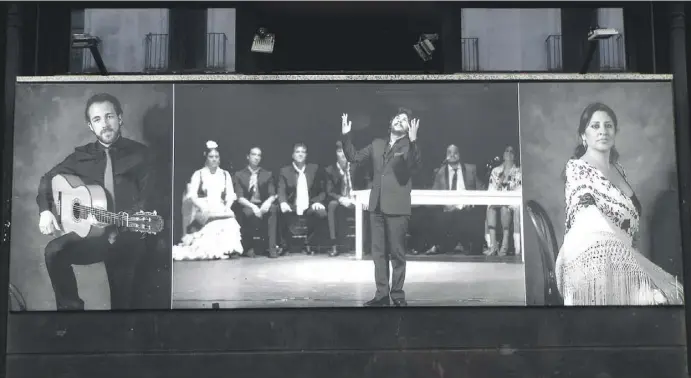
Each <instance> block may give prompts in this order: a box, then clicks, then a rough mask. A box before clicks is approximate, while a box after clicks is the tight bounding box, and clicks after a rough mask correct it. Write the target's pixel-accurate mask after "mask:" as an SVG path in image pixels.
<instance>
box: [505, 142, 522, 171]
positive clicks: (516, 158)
mask: <svg viewBox="0 0 691 378" xmlns="http://www.w3.org/2000/svg"><path fill="white" fill-rule="evenodd" d="M509 147H511V148H512V149H513V164H514V165H516V166H517V167H520V166H521V151H519V149H517V148H516V147H514V145H513V144H507V145H506V146H504V151H502V152H501V158H502V162H503V161H504V152H506V149H507V148H509Z"/></svg>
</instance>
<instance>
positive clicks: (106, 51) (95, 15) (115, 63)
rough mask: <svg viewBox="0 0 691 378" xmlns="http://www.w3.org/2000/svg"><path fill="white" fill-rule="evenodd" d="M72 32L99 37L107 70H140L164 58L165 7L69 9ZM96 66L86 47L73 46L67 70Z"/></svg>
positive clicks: (162, 63) (163, 62)
mask: <svg viewBox="0 0 691 378" xmlns="http://www.w3.org/2000/svg"><path fill="white" fill-rule="evenodd" d="M72 32H73V33H87V34H90V35H92V36H94V37H98V38H100V40H101V45H100V47H99V50H100V51H101V57H102V58H103V62H104V63H105V66H106V68H107V69H108V71H109V72H142V71H146V68H147V66H154V67H159V68H161V67H165V66H166V64H167V61H168V40H167V35H168V10H167V9H84V10H78V11H73V12H72ZM94 70H96V63H95V62H94V60H93V58H92V57H91V53H89V52H88V50H73V52H72V60H71V62H70V71H71V72H90V71H94Z"/></svg>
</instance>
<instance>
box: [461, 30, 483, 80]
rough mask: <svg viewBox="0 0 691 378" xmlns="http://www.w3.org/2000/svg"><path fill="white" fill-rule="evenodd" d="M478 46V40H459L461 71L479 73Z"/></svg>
mask: <svg viewBox="0 0 691 378" xmlns="http://www.w3.org/2000/svg"><path fill="white" fill-rule="evenodd" d="M478 44H479V39H478V38H461V54H462V55H461V57H462V58H461V59H462V64H463V71H466V72H477V71H480V58H479V54H478Z"/></svg>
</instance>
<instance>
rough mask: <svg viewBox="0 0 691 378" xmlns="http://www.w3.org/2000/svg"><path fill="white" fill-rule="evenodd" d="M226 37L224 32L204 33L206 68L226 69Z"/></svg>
mask: <svg viewBox="0 0 691 378" xmlns="http://www.w3.org/2000/svg"><path fill="white" fill-rule="evenodd" d="M227 46H228V37H227V36H226V33H206V68H207V69H210V70H220V71H225V70H226V50H227V48H228V47H227Z"/></svg>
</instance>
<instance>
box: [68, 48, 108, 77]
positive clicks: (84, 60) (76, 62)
mask: <svg viewBox="0 0 691 378" xmlns="http://www.w3.org/2000/svg"><path fill="white" fill-rule="evenodd" d="M99 50H101V47H100V46H99ZM70 72H72V73H93V72H98V66H97V65H96V61H95V60H94V57H93V56H92V55H91V51H89V49H72V51H71V52H70Z"/></svg>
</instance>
